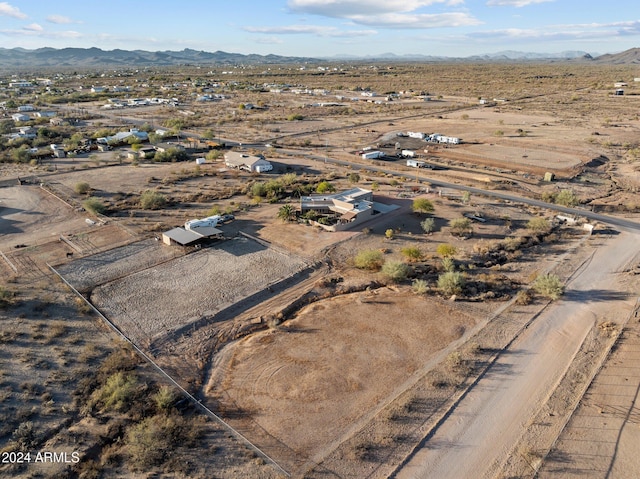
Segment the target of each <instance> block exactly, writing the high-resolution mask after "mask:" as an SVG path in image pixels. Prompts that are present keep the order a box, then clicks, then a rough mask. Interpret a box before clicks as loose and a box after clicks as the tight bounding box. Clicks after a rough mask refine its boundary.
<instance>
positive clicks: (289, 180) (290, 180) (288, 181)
mask: <svg viewBox="0 0 640 479" xmlns="http://www.w3.org/2000/svg"><path fill="white" fill-rule="evenodd" d="M280 181H281V182H282V184H283V185H285V186H291V185H293V184H294V183H295V182H296V181H298V175H296V174H295V173H285V174H284V175H282V176H281V177H280Z"/></svg>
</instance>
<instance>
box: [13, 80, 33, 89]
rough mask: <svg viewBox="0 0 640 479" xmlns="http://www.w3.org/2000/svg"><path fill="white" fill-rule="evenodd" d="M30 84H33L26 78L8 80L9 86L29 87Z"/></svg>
mask: <svg viewBox="0 0 640 479" xmlns="http://www.w3.org/2000/svg"><path fill="white" fill-rule="evenodd" d="M32 86H33V83H31V82H30V81H26V80H19V81H12V82H9V88H30V87H32Z"/></svg>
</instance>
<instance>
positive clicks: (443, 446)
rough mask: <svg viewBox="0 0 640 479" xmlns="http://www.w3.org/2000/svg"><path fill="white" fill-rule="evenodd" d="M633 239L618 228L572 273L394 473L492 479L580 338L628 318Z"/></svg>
mask: <svg viewBox="0 0 640 479" xmlns="http://www.w3.org/2000/svg"><path fill="white" fill-rule="evenodd" d="M637 256H638V236H637V235H636V234H631V233H622V234H620V235H619V236H618V237H617V238H615V239H612V240H611V241H610V242H609V243H607V245H606V246H605V247H604V248H600V249H597V250H595V251H594V254H593V256H592V258H591V259H590V260H589V261H588V262H587V263H585V264H584V266H583V267H582V268H581V269H579V270H578V271H577V273H576V274H575V275H574V277H573V279H572V280H571V281H570V282H569V284H568V286H567V292H566V294H565V297H564V299H563V300H562V301H559V302H557V303H552V305H551V306H550V307H548V308H547V309H546V310H545V311H544V312H543V313H542V314H541V315H540V316H539V317H538V318H537V319H536V320H535V321H534V322H533V323H532V324H531V326H530V327H529V328H528V329H527V330H526V331H525V332H524V333H523V334H522V336H521V337H520V338H519V339H518V340H517V341H516V342H515V343H514V344H513V345H512V346H511V347H510V348H509V349H508V350H507V351H506V352H505V353H504V354H502V355H501V357H500V358H499V359H498V361H497V362H496V363H495V364H494V366H492V368H491V369H490V370H489V372H488V374H487V375H486V376H485V377H484V378H483V380H482V381H481V382H480V383H479V384H478V386H476V387H474V388H473V389H472V390H471V391H470V392H469V394H468V395H467V396H466V397H465V398H464V400H463V401H462V402H461V403H460V404H459V405H458V407H456V409H455V410H453V411H452V413H451V415H450V416H449V417H448V418H447V421H446V422H445V423H444V424H443V425H442V426H441V427H440V428H439V429H438V430H436V431H435V433H434V435H433V436H432V437H430V439H429V441H428V442H427V443H426V447H423V448H422V449H419V450H418V451H417V452H416V453H415V454H414V455H413V456H412V457H411V459H410V460H409V461H408V462H407V463H406V465H405V466H404V467H403V468H402V469H401V470H400V471H399V473H398V474H397V475H396V476H395V477H398V478H436V477H437V478H460V477H478V478H480V477H494V475H495V474H496V473H497V472H498V471H499V470H500V467H501V466H502V464H503V462H504V461H505V460H506V458H507V457H508V456H509V455H510V454H511V453H512V449H513V447H514V444H516V443H517V442H518V439H519V438H520V436H521V435H522V434H523V431H524V430H525V428H526V426H527V423H528V421H529V420H530V418H531V417H534V416H535V414H536V412H537V411H538V410H540V408H541V407H542V406H543V405H544V404H545V402H546V400H547V398H548V397H549V394H550V391H553V390H554V388H555V387H556V386H557V384H558V382H559V381H560V379H561V378H562V376H563V374H564V373H565V371H566V370H567V368H568V367H569V365H570V363H571V361H572V360H573V358H574V356H575V354H576V352H577V351H578V349H579V348H580V346H581V344H582V342H583V340H584V338H585V337H586V335H587V334H588V333H589V331H590V330H591V329H592V328H593V327H594V325H596V324H600V323H601V322H602V321H621V320H622V319H626V318H627V317H628V316H629V314H630V312H631V311H632V310H633V308H634V306H635V296H634V295H632V294H627V293H624V291H625V290H626V288H625V287H624V285H623V284H621V276H620V274H619V273H621V272H623V271H624V270H625V269H627V268H628V266H629V265H630V264H631V263H632V262H634V261H637V259H638V258H637Z"/></svg>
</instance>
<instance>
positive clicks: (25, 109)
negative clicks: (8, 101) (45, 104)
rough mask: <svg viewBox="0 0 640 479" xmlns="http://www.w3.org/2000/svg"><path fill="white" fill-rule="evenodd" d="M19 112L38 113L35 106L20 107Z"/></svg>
mask: <svg viewBox="0 0 640 479" xmlns="http://www.w3.org/2000/svg"><path fill="white" fill-rule="evenodd" d="M18 111H36V109H35V107H34V106H33V105H20V106H19V107H18Z"/></svg>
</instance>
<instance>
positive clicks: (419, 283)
mask: <svg viewBox="0 0 640 479" xmlns="http://www.w3.org/2000/svg"><path fill="white" fill-rule="evenodd" d="M411 290H412V291H413V292H414V293H415V294H426V292H427V291H429V285H428V283H427V282H426V281H425V280H424V279H414V280H413V283H411Z"/></svg>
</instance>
